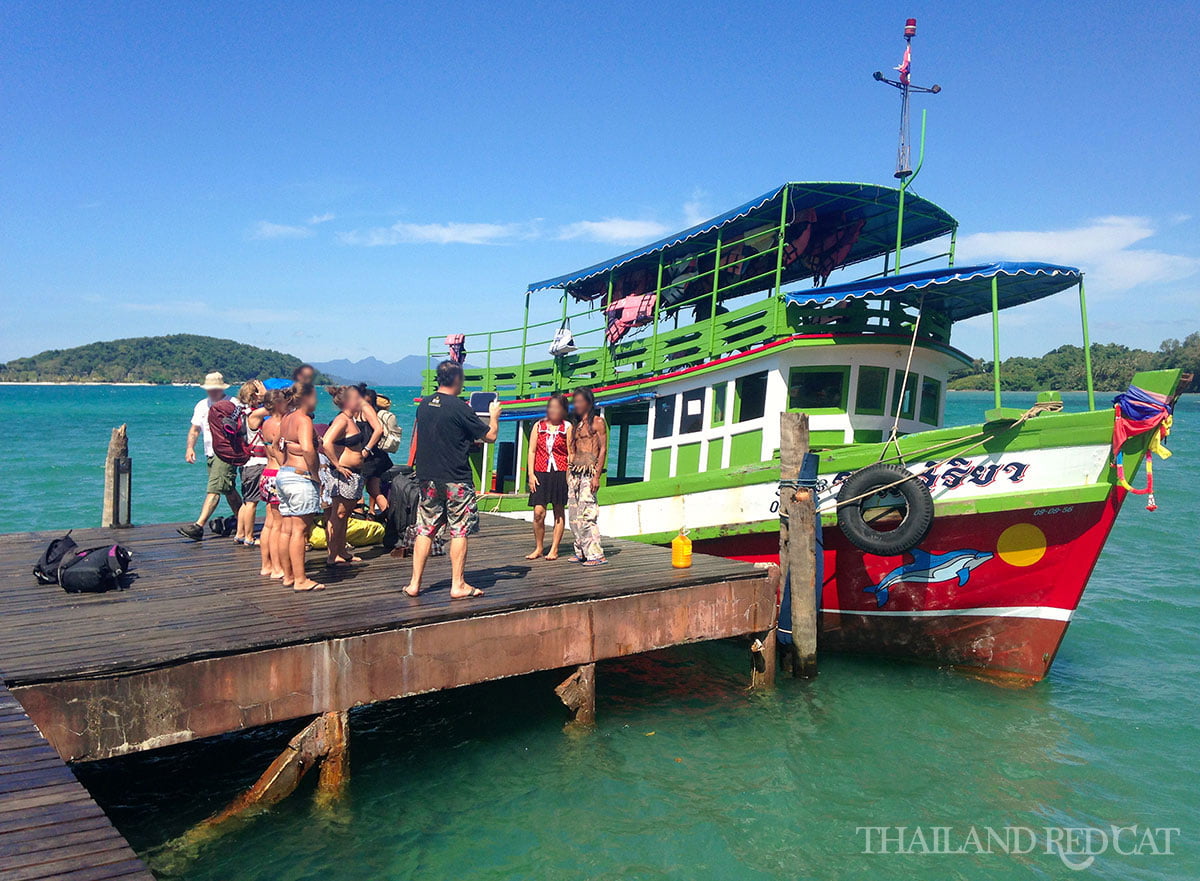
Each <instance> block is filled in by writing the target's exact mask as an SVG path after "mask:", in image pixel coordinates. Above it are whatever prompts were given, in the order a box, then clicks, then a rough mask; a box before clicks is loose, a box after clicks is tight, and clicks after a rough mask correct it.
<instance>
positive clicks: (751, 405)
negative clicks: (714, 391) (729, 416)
mask: <svg viewBox="0 0 1200 881" xmlns="http://www.w3.org/2000/svg"><path fill="white" fill-rule="evenodd" d="M766 414H767V371H765V370H763V371H761V372H759V373H751V374H749V375H747V376H742V377H739V378H738V379H737V380H735V381H734V383H733V421H734V422H749V421H750V420H752V419H761V418H763V416H765V415H766Z"/></svg>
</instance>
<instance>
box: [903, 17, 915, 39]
mask: <svg viewBox="0 0 1200 881" xmlns="http://www.w3.org/2000/svg"><path fill="white" fill-rule="evenodd" d="M916 35H917V20H916V19H915V18H910V19H908V20H907V21H906V22H904V39H906V40H911V39H912V38H913V37H915V36H916Z"/></svg>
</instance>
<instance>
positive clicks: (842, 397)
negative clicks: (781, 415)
mask: <svg viewBox="0 0 1200 881" xmlns="http://www.w3.org/2000/svg"><path fill="white" fill-rule="evenodd" d="M849 377H850V368H848V367H793V368H792V369H791V371H790V372H789V373H788V409H789V410H803V411H805V412H812V411H833V412H839V413H843V412H845V410H846V392H847V385H848V384H849Z"/></svg>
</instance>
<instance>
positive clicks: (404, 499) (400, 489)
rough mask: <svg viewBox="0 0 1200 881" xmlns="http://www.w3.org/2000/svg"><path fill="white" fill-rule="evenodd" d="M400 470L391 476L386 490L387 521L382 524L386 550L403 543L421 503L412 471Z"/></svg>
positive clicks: (408, 469)
mask: <svg viewBox="0 0 1200 881" xmlns="http://www.w3.org/2000/svg"><path fill="white" fill-rule="evenodd" d="M401 468H402V470H398V471H397V473H396V474H395V476H393V478H392V485H391V488H390V489H389V490H388V508H387V519H386V520H385V521H384V524H383V525H384V530H383V546H384V547H385V548H388V549H391V548H394V547H396V545H398V544H401V543H402V542H403V541H404V536H405V533H406V532H407V531H408V527H410V526H412V525H413V524H414V523H416V522H417V506H418V505H419V504H420V503H421V488H420V487H419V486H418V485H417V479H416V477H414V476H413V473H412V469H411V468H408V467H406V466H401Z"/></svg>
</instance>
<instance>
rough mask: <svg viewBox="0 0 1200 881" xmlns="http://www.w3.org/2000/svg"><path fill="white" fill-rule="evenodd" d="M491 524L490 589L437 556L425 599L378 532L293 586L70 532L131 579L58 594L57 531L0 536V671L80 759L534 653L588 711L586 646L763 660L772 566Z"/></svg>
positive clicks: (600, 652)
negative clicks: (304, 584) (46, 573)
mask: <svg viewBox="0 0 1200 881" xmlns="http://www.w3.org/2000/svg"><path fill="white" fill-rule="evenodd" d="M483 521H484V522H483V528H482V532H481V534H480V535H479V536H477V537H475V538H473V539H472V542H471V549H470V558H469V559H468V562H467V576H468V578H469V580H470V581H471V582H472V583H473V584H475V585H476V586H477V587H481V588H483V589H484V590H485V591H486V596H484V597H482V598H478V599H471V600H453V601H452V600H450V598H449V560H448V559H447V558H445V557H435V558H433V559H431V560H430V564H429V567H428V569H427V571H426V585H427V587H426V593H424V594H422V596H421V597H420V598H418V599H411V598H408V597H406V596H405V595H404V594H403V593H402V591H401V590H400V588H401V587H402V586H403V585H404V584H406V583H407V582H408V577H409V572H410V563H409V562H408V561H407V560H401V559H395V558H392V557H390V556H387V555H386V554H383V553H382V552H381V550H380V549H378V548H374V549H366V550H365V552H364V553H363V556H364V557H366V558H367V559H366V562H365V563H363V564H361V565H359V566H356V567H354V568H352V569H346V570H339V571H336V572H323V573H322V574H321V575H319V576H317V577H319V578H320V580H322V581H323V582H324V583H325V584H326V585H327V587H328V589H327V590H325V591H323V592H317V593H295V592H293V591H291V590H289V589H287V588H284V587H282V586H281V585H279V584H278V583H277V582H273V581H271V580H269V579H265V578H261V577H260V576H259V574H258V569H259V555H258V551H257V549H247V548H243V547H241V546H239V545H237V544H235V543H234V542H233V540H232V539H227V538H211V539H206V540H205V541H203V542H198V543H192V542H188V541H185V540H183V539H181V538H180V537H179V536H178V535H176V534H175V530H174V527H173V526H168V525H162V526H143V527H134V528H129V529H119V530H116V529H89V530H79V531H76V532H74V533H73V535H72V537H73V538H74V539H75V540H76V541H77V542H78V543H79V545H80V547H91V546H96V545H102V544H105V543H109V542H120V543H121V544H123V545H125V546H127V547H129V548H130V549H131V550H132V551H133V552H134V566H133V575H134V576H135V577H134V579H133V580H132V583H131V584H130V586H129V588H128V589H126V590H122V591H113V592H109V593H105V594H96V595H69V594H66V593H64V592H63V591H62V590H61V588H59V587H57V586H52V585H51V586H42V585H38V584H37V583H36V582H35V581H34V579H33V576H32V575H31V574H29V573H30V570H31V568H32V566H33V563H34V562H35V561H36V559H37V557H38V555H39V554H40V553H41V551H42V550H43V549H44V547H45V546H46V544H47V542H48V541H49V540H50V539H51V538H52V537H55V535H56V533H20V534H11V535H6V536H2V537H0V573H2V574H0V678H2V679H3V680H4V681H5V682H6V683H7V685H8V688H9V689H10V690H11V693H12V696H13V697H15V699H16V700H17V701H19V702H20V705H21V706H22V707H23V708H24V711H25V712H27V713H28V714H29V716H30V717H31V718H32V720H33V721H34V722H36V724H37V727H38V728H39V729H40V730H41V732H42V733H44V735H45V737H46V739H47V740H48V741H49V743H50V744H51V745H52V746H53V747H54V749H55V750H56V751H57V753H58V755H59V756H60V757H61V758H62V759H65V760H70V761H78V760H92V759H102V758H108V757H111V756H118V755H123V754H127V753H132V752H137V751H140V750H146V749H152V748H155V747H159V746H165V745H168V744H174V743H181V742H184V741H188V740H192V739H195V738H200V737H208V736H213V735H218V734H224V733H228V732H232V731H238V730H241V729H244V728H250V727H254V726H257V725H262V724H266V723H270V722H277V721H281V720H285V719H300V718H306V717H310V716H318V717H320V716H322V715H323V714H324V715H328V714H337V713H342V712H344V711H345V710H348V709H350V708H351V707H354V706H359V705H362V704H368V703H371V702H374V701H380V700H391V699H395V698H401V697H406V696H410V695H415V694H421V693H425V692H431V691H437V690H441V689H447V688H455V687H458V686H462V685H469V684H474V683H478V682H484V681H488V680H494V679H500V678H503V677H508V676H517V675H522V674H526V673H532V672H536V671H540V670H554V669H563V670H564V672H565V674H569V675H567V677H566V680H564V682H563V685H562V686H560V688H559V695H560V697H562V699H563V701H564V703H565V704H567V705H568V707H569V708H570V709H571V710H572V711H573V712H574V713H575V717H576V718H577V719H578V720H580V721H583V722H587V721H588V720H589V719H590V717H591V716H592V715H593V714H594V713H595V703H594V702H595V689H594V672H595V670H594V665H595V663H596V662H597V661H603V660H606V659H610V658H617V657H622V656H626V655H631V654H636V653H639V652H646V651H652V650H655V649H660V648H666V647H669V646H673V645H679V644H683V643H690V642H697V641H702V640H710V639H720V638H726V637H735V636H747V637H750V638H751V640H752V646H753V648H752V656H751V659H750V660H751V664H752V667H753V670H752V676H751V679H752V681H753V682H755V683H756V684H759V685H762V684H768V683H769V681H770V679H771V678H772V677H773V675H774V655H775V651H774V649H775V624H776V587H777V577H776V576H774V575H773V574H771V573H768V572H766V571H763V570H762V569H755V568H753V567H751V566H749V565H747V564H744V563H738V562H734V561H729V560H724V559H720V558H716V557H705V556H697V557H696V558H695V561H694V564H693V566H692V567H691V568H690V569H679V570H677V569H672V568H671V565H670V553H669V552H668V551H666V550H664V549H661V548H656V547H650V546H646V545H640V544H636V543H633V542H624V541H612V542H611V544H610V553H609V560H610V564H609V565H608V566H604V567H598V568H594V569H585V568H582V567H579V566H577V565H573V564H571V563H569V562H567V561H566V560H565V558H564V559H563V560H559V561H555V562H546V561H533V562H530V561H526V560H525V559H524V554H525V552H526V551H527V550H528V545H529V544H530V536H529V528H528V524H525V523H521V522H517V521H512V520H505V519H502V518H499V517H495V516H489V515H484V516H483ZM321 560H323V552H313V553H312V554H311V555H310V557H309V565H310V567H312V568H316V567H318V566H319V565H320V561H321ZM748 681H750V680H748ZM601 712H603V708H601ZM8 736H9V735H8V733H7V731H0V746H2V741H3V740H4V739H7V737H8ZM64 770H65V769H62V768H60V773H61V772H62V771H64ZM67 773H69V772H67ZM93 807H94V806H93ZM0 809H2V808H0ZM4 828H5V827H4V826H3V825H0V877H4V878H8V877H9V875H8V874H6V871H7V870H6V862H5V860H6V857H5V854H7V853H8V848H7V845H6V843H5V836H4V834H3V829H4ZM61 831H62V830H56V831H55V832H53V833H49V834H51V835H58V834H60V832H61ZM20 877H25V876H20ZM30 877H43V876H30ZM46 877H51V876H46ZM64 877H66V876H64ZM71 877H74V876H71ZM88 877H92V876H88ZM95 877H97V878H99V877H106V876H101V875H97V876H95Z"/></svg>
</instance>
